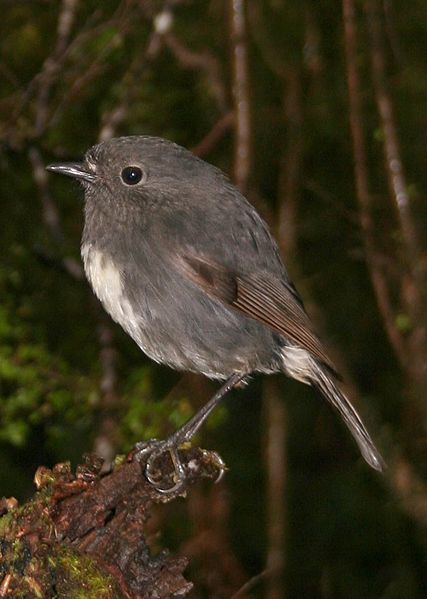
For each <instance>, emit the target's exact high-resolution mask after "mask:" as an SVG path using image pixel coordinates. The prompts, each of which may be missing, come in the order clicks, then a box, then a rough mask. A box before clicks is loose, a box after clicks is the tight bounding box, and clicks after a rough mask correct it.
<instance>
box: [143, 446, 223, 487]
mask: <svg viewBox="0 0 427 599" xmlns="http://www.w3.org/2000/svg"><path fill="white" fill-rule="evenodd" d="M135 449H136V451H137V457H138V460H139V461H141V462H145V468H144V475H145V478H146V479H147V480H148V482H149V483H150V484H151V485H152V486H153V487H154V488H155V489H156V491H158V492H159V493H161V494H163V495H172V494H179V493H182V492H183V491H184V490H185V487H186V486H187V485H188V482H189V480H190V479H193V480H194V479H195V477H196V475H197V473H200V471H201V469H202V468H203V469H207V470H208V471H210V474H209V475H208V476H209V477H210V478H212V475H211V471H212V468H215V470H217V471H218V475H217V476H216V478H215V483H217V482H219V481H220V480H221V479H222V477H223V476H224V473H225V471H226V470H227V467H226V465H225V463H224V461H223V460H222V458H221V457H220V455H219V454H218V453H217V452H216V451H208V450H206V449H201V450H197V451H198V452H199V454H198V456H197V457H196V458H194V459H190V460H188V462H187V463H185V465H184V464H183V462H182V461H181V458H180V456H179V454H178V451H179V450H180V449H182V450H185V449H187V450H188V449H190V445H189V444H188V447H186V446H185V444H184V445H183V446H181V447H178V446H177V445H176V444H172V443H170V442H168V440H167V439H166V440H165V441H159V440H158V439H150V440H149V441H146V442H142V443H137V444H136V446H135ZM166 454H169V458H170V462H171V464H172V473H171V474H169V470H170V469H169V468H168V473H167V474H165V472H164V469H162V468H161V466H159V460H160V459H163V458H164V456H165V455H166ZM205 476H206V472H205Z"/></svg>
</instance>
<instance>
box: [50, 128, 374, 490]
mask: <svg viewBox="0 0 427 599" xmlns="http://www.w3.org/2000/svg"><path fill="white" fill-rule="evenodd" d="M47 168H48V170H50V171H53V172H57V173H62V174H64V175H69V176H71V177H74V178H75V179H77V180H78V181H79V182H80V183H81V184H82V185H83V188H84V197H85V208H84V211H85V223H84V230H83V237H82V243H81V255H82V258H83V263H84V269H85V272H86V276H87V278H88V280H89V282H90V284H91V285H92V288H93V290H94V292H95V294H96V295H97V296H98V298H99V299H100V301H101V302H102V304H103V306H104V308H105V309H106V311H107V312H108V313H109V314H110V315H111V317H112V318H113V320H115V321H116V322H118V323H119V324H120V325H121V326H122V327H123V329H124V330H125V331H126V332H127V333H128V334H129V335H130V336H131V337H132V339H134V341H135V342H136V343H137V344H138V345H139V347H140V348H141V349H142V350H143V351H144V352H145V353H146V354H147V355H148V356H149V357H150V358H152V359H153V360H155V361H156V362H160V363H162V364H167V365H169V366H171V367H172V368H175V369H177V370H187V371H192V372H197V373H202V374H204V375H206V376H207V377H210V378H212V379H220V380H225V384H224V385H223V386H222V387H221V388H220V390H219V391H218V392H217V393H216V394H215V395H214V397H212V398H211V399H210V400H209V401H208V403H207V404H205V406H204V407H203V408H202V409H201V410H200V411H199V412H198V413H197V414H196V415H195V416H193V418H192V419H191V420H190V421H189V422H188V423H186V424H185V425H184V426H183V427H182V428H181V429H179V430H178V431H176V432H175V433H174V434H173V435H171V437H169V438H168V439H166V440H164V441H159V442H155V443H154V442H153V444H151V445H150V444H148V446H147V447H149V450H150V451H151V452H152V455H151V456H150V460H151V461H150V460H149V461H148V462H147V470H146V475H147V477H148V478H149V480H151V481H152V482H154V475H153V472H152V469H153V464H154V459H156V458H157V457H158V456H159V455H161V453H162V452H164V451H169V452H171V456H172V459H173V462H174V464H175V468H176V473H175V484H174V485H173V487H172V488H170V489H169V488H166V489H160V490H162V491H164V492H172V491H176V490H177V489H180V488H181V487H182V486H183V485H184V483H185V472H184V468H183V466H182V465H181V463H180V461H179V459H178V454H177V448H178V446H179V445H181V444H182V443H184V442H186V441H189V440H190V439H191V437H192V436H193V435H194V434H195V432H196V431H197V430H198V429H199V427H200V426H201V424H202V423H203V422H204V420H205V419H206V418H207V416H208V415H209V414H210V413H211V411H212V410H213V408H214V407H215V406H216V405H217V404H218V402H219V401H220V400H221V398H222V397H223V396H224V395H225V394H226V393H227V392H228V391H229V390H230V389H232V388H233V387H235V386H237V385H239V384H241V383H242V382H244V381H246V380H247V379H248V377H249V376H250V375H252V374H254V373H264V374H270V373H274V372H278V371H282V372H284V373H285V374H286V375H288V376H289V377H292V378H294V379H297V380H299V381H301V382H303V383H306V384H309V385H312V386H313V387H315V388H317V389H318V390H319V391H320V393H321V394H322V395H323V397H325V399H326V400H327V401H328V402H330V404H331V405H332V406H333V407H334V408H335V409H336V410H337V411H338V413H339V414H340V416H341V417H342V419H343V420H344V422H345V424H346V425H347V427H348V428H349V430H350V432H351V434H352V435H353V437H354V439H355V441H356V443H357V444H358V446H359V449H360V451H361V453H362V455H363V457H364V458H365V460H366V462H367V463H368V464H369V465H370V466H372V467H373V468H375V469H376V470H382V469H383V467H384V462H383V460H382V458H381V455H380V454H379V452H378V450H377V449H376V447H375V445H374V443H373V441H372V439H371V437H370V435H369V433H368V432H367V430H366V428H365V426H364V424H363V422H362V420H361V419H360V417H359V415H358V414H357V412H356V410H355V408H354V407H353V406H352V404H351V403H350V401H349V400H348V398H347V397H346V396H345V395H344V393H343V392H342V391H341V390H340V388H339V386H338V383H337V381H338V380H339V377H338V375H337V373H336V370H335V367H334V365H333V363H332V361H331V360H330V358H329V357H328V355H327V353H326V351H325V350H324V348H323V347H322V344H321V343H320V341H319V339H318V337H317V336H316V334H315V332H314V331H313V327H312V324H311V322H310V320H309V318H308V316H307V314H306V312H305V310H304V306H303V303H302V301H301V299H300V296H299V295H298V292H297V291H296V289H295V287H294V285H293V284H292V282H291V281H290V279H289V276H288V274H287V271H286V269H285V267H284V265H283V262H282V260H281V258H280V255H279V251H278V247H277V244H276V242H275V240H274V239H273V237H272V235H271V233H270V232H269V229H268V227H267V225H266V224H265V222H264V221H263V220H262V219H261V217H260V216H259V215H258V213H257V212H256V210H255V209H254V207H253V206H252V205H251V204H250V203H249V202H248V201H247V200H246V199H245V198H244V197H243V196H242V195H241V193H240V192H239V191H238V190H237V188H236V187H235V186H234V185H232V183H231V182H230V181H229V179H228V178H227V177H226V176H225V175H224V174H223V173H222V172H221V171H220V170H219V169H217V168H215V167H214V166H212V165H210V164H208V163H207V162H204V161H203V160H200V159H199V158H197V157H196V156H194V155H193V154H192V153H191V152H189V151H188V150H186V149H185V148H183V147H181V146H179V145H177V144H175V143H172V142H170V141H167V140H164V139H160V138H157V137H149V136H131V137H120V138H115V139H111V140H110V141H107V142H104V143H100V144H98V145H95V146H93V147H92V148H90V149H89V150H88V151H87V153H86V155H85V158H84V160H83V162H82V163H66V164H53V165H50V166H48V167H47ZM150 470H151V471H150Z"/></svg>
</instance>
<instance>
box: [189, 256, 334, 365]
mask: <svg viewBox="0 0 427 599" xmlns="http://www.w3.org/2000/svg"><path fill="white" fill-rule="evenodd" d="M177 262H178V264H177V266H178V268H179V270H181V272H183V273H184V275H185V276H187V277H188V278H189V279H191V280H192V281H193V282H194V283H195V284H197V285H198V286H199V287H200V288H202V289H203V290H204V291H205V293H207V294H208V295H210V296H212V297H215V298H216V299H218V300H220V301H221V302H223V303H224V304H227V305H228V306H230V307H231V308H233V309H235V310H238V311H239V312H241V313H243V314H245V316H248V317H249V318H253V319H255V320H258V321H260V322H262V323H263V324H265V325H267V326H268V327H270V328H271V329H272V330H274V331H276V332H278V333H280V334H281V335H283V337H285V338H286V339H287V340H289V341H292V342H294V343H296V344H297V345H298V346H300V347H302V348H303V349H305V350H307V351H308V352H309V353H310V354H311V355H312V356H313V357H314V358H316V359H317V360H319V361H320V362H321V363H322V364H324V365H326V366H327V367H328V368H329V369H331V370H332V371H333V372H335V368H334V365H333V363H332V361H331V360H330V358H329V357H328V355H327V354H326V352H325V350H324V349H323V347H322V345H321V343H320V341H319V339H318V338H317V336H316V334H315V333H314V332H313V330H312V326H311V323H310V320H309V318H308V316H307V314H306V312H305V311H304V308H303V306H302V304H301V302H300V300H299V296H298V294H297V292H296V290H295V288H294V287H293V285H292V284H291V283H287V282H286V281H283V280H280V279H277V278H276V277H274V276H272V275H271V274H270V273H267V272H260V273H258V272H257V273H251V274H238V273H233V272H231V271H230V270H229V269H227V268H226V267H224V266H222V265H221V264H218V263H216V262H214V261H212V260H210V259H206V258H204V257H203V258H201V257H199V256H195V255H192V254H185V255H181V256H179V257H178V258H177Z"/></svg>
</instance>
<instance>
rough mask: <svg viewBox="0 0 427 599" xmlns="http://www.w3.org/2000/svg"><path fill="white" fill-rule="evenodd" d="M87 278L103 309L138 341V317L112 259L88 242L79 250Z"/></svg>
mask: <svg viewBox="0 0 427 599" xmlns="http://www.w3.org/2000/svg"><path fill="white" fill-rule="evenodd" d="M81 254H82V258H83V264H84V269H85V273H86V276H87V278H88V279H89V282H90V284H91V285H92V288H93V290H94V292H95V295H96V296H97V297H98V298H99V300H100V301H101V303H102V305H103V306H104V308H105V310H106V311H107V312H108V313H109V314H110V316H111V318H112V319H113V320H115V321H116V322H118V323H119V324H121V325H122V327H123V328H124V329H125V331H127V332H128V333H129V335H130V336H131V337H133V339H135V341H138V336H139V335H138V330H139V319H138V318H137V316H136V315H135V313H134V310H133V307H132V305H131V303H130V302H129V300H128V299H127V298H126V297H125V296H124V294H123V282H122V275H121V273H120V270H119V268H118V267H117V266H116V265H115V263H114V260H113V259H112V258H111V257H110V256H109V255H108V254H104V253H103V252H101V251H100V250H97V249H94V248H93V247H92V246H91V245H90V244H87V245H84V246H82V250H81Z"/></svg>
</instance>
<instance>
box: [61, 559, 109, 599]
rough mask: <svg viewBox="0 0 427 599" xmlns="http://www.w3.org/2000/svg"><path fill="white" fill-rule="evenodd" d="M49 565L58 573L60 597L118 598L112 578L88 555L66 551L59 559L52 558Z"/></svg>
mask: <svg viewBox="0 0 427 599" xmlns="http://www.w3.org/2000/svg"><path fill="white" fill-rule="evenodd" d="M49 564H50V566H51V568H53V569H54V570H55V571H56V572H55V576H56V579H57V582H56V588H57V590H58V595H59V596H60V597H74V598H75V599H102V598H103V597H108V598H110V597H114V596H118V594H116V592H115V591H114V586H115V585H114V581H113V579H112V578H111V576H109V575H108V574H107V573H106V572H105V571H103V570H102V568H101V567H100V565H99V564H97V563H96V561H95V560H94V559H92V558H91V557H90V556H88V555H84V554H79V553H76V552H73V551H72V550H71V549H65V550H61V553H60V554H59V555H58V557H56V558H52V557H50V558H49Z"/></svg>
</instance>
